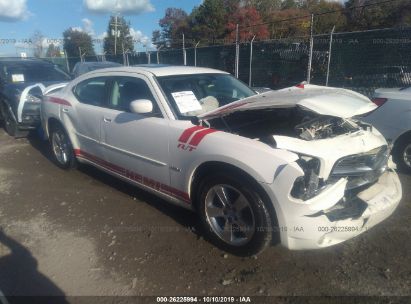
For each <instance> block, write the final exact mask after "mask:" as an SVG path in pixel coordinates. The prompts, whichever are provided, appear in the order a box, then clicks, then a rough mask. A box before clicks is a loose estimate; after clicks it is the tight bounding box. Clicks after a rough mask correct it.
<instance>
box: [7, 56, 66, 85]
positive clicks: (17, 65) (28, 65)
mask: <svg viewBox="0 0 411 304" xmlns="http://www.w3.org/2000/svg"><path fill="white" fill-rule="evenodd" d="M0 75H1V78H4V79H5V80H6V81H7V82H14V83H15V82H44V81H68V80H70V77H69V76H68V75H67V74H66V73H64V72H63V71H62V70H60V69H59V68H57V67H56V66H54V65H52V64H44V63H33V62H24V61H21V62H2V63H0Z"/></svg>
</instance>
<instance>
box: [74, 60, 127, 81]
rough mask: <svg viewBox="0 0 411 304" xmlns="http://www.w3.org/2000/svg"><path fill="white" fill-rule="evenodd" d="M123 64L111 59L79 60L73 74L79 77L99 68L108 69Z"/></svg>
mask: <svg viewBox="0 0 411 304" xmlns="http://www.w3.org/2000/svg"><path fill="white" fill-rule="evenodd" d="M117 66H121V64H120V63H117V62H111V61H88V62H77V63H76V64H75V65H74V68H73V72H72V76H73V78H76V77H79V76H80V75H83V74H85V73H88V72H91V71H95V70H99V69H107V68H113V67H117Z"/></svg>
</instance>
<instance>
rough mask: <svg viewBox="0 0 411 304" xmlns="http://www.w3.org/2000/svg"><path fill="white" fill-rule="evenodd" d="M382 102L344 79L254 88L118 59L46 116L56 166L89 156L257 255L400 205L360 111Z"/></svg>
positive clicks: (350, 233) (310, 244)
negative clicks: (340, 84) (119, 63)
mask: <svg viewBox="0 0 411 304" xmlns="http://www.w3.org/2000/svg"><path fill="white" fill-rule="evenodd" d="M359 104H360V106H359ZM374 107H375V105H374V104H372V103H370V101H369V99H368V98H366V97H365V96H362V95H360V94H357V93H355V92H352V91H348V90H344V89H336V88H326V87H319V86H312V85H306V86H304V85H300V86H297V87H293V88H288V89H284V90H280V91H272V92H266V93H263V94H260V95H256V94H255V92H254V91H252V90H251V89H250V88H248V87H247V86H246V85H244V84H243V83H241V82H240V81H238V80H237V79H235V78H234V77H232V76H231V75H230V74H228V73H225V72H222V71H218V70H212V69H206V68H194V67H170V66H169V67H165V66H158V67H150V66H147V67H116V68H110V69H104V70H98V71H94V72H91V73H88V74H85V75H82V76H81V77H79V78H77V79H75V80H73V81H72V82H70V83H69V84H68V85H67V86H66V87H64V88H63V89H61V90H60V91H57V92H54V93H49V94H46V95H45V96H44V100H43V103H42V124H43V128H44V130H45V131H46V134H47V136H48V138H49V139H50V142H51V146H52V151H53V155H54V158H55V161H56V163H57V165H59V166H60V167H62V168H71V167H73V166H74V165H75V163H76V162H81V163H87V164H91V165H93V166H96V167H98V168H100V169H102V170H104V171H106V172H108V173H110V174H112V175H114V176H117V177H119V178H121V179H123V180H126V181H127V182H130V183H132V184H134V185H136V186H139V187H142V188H144V189H146V190H148V191H151V192H153V193H155V194H157V195H159V196H161V197H162V198H164V199H165V200H167V201H169V202H172V203H175V204H178V205H181V206H183V207H186V208H190V209H193V210H194V211H196V212H197V213H198V214H199V218H200V220H201V222H202V224H203V227H204V233H205V234H206V235H207V236H208V237H209V239H211V240H212V241H213V242H214V243H215V244H217V245H218V246H220V247H222V248H224V249H225V250H227V251H230V252H233V253H236V254H239V255H250V254H256V253H258V252H260V251H261V250H262V249H264V248H265V247H267V245H269V244H274V243H281V244H282V245H284V246H285V247H287V248H290V249H314V248H322V247H326V246H330V245H334V244H338V243H340V242H343V241H345V240H347V239H350V238H352V237H354V236H356V235H358V234H360V233H362V232H364V231H366V230H367V229H369V228H371V227H373V226H374V225H376V224H378V223H379V222H381V221H382V220H384V219H385V218H387V217H388V216H390V215H391V214H392V213H393V211H394V210H395V208H396V207H397V205H398V203H399V201H400V199H401V196H402V194H401V192H402V191H401V184H400V182H399V179H398V176H397V174H396V173H395V172H394V171H393V170H392V169H391V168H390V166H389V162H388V160H389V152H390V151H389V148H388V147H387V143H386V141H385V139H384V137H383V136H382V135H381V134H380V133H379V132H378V131H377V130H376V129H375V128H373V127H372V126H371V125H369V124H366V123H363V122H361V121H359V120H357V119H355V116H356V115H360V114H363V113H366V112H369V111H371V110H373V109H374Z"/></svg>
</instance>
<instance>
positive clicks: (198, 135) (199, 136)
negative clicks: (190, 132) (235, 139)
mask: <svg viewBox="0 0 411 304" xmlns="http://www.w3.org/2000/svg"><path fill="white" fill-rule="evenodd" d="M217 131H218V130H215V129H205V130H202V131H200V132H197V133H196V134H195V135H194V137H193V138H192V139H191V141H190V143H189V144H190V145H191V146H194V147H195V146H198V145H199V144H200V142H201V141H202V140H203V139H204V137H206V136H207V135H208V134H211V133H214V132H217Z"/></svg>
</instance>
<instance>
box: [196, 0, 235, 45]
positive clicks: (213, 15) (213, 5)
mask: <svg viewBox="0 0 411 304" xmlns="http://www.w3.org/2000/svg"><path fill="white" fill-rule="evenodd" d="M226 13H227V11H226V8H225V7H224V2H223V1H220V0H204V1H203V3H202V4H201V5H200V6H198V7H195V8H194V9H193V11H192V13H191V16H190V17H191V27H192V37H193V39H194V40H197V41H198V40H201V39H203V40H207V41H208V42H209V43H211V44H215V43H218V40H219V39H223V38H224V36H225V34H226V22H227V20H226V16H227V15H226Z"/></svg>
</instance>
